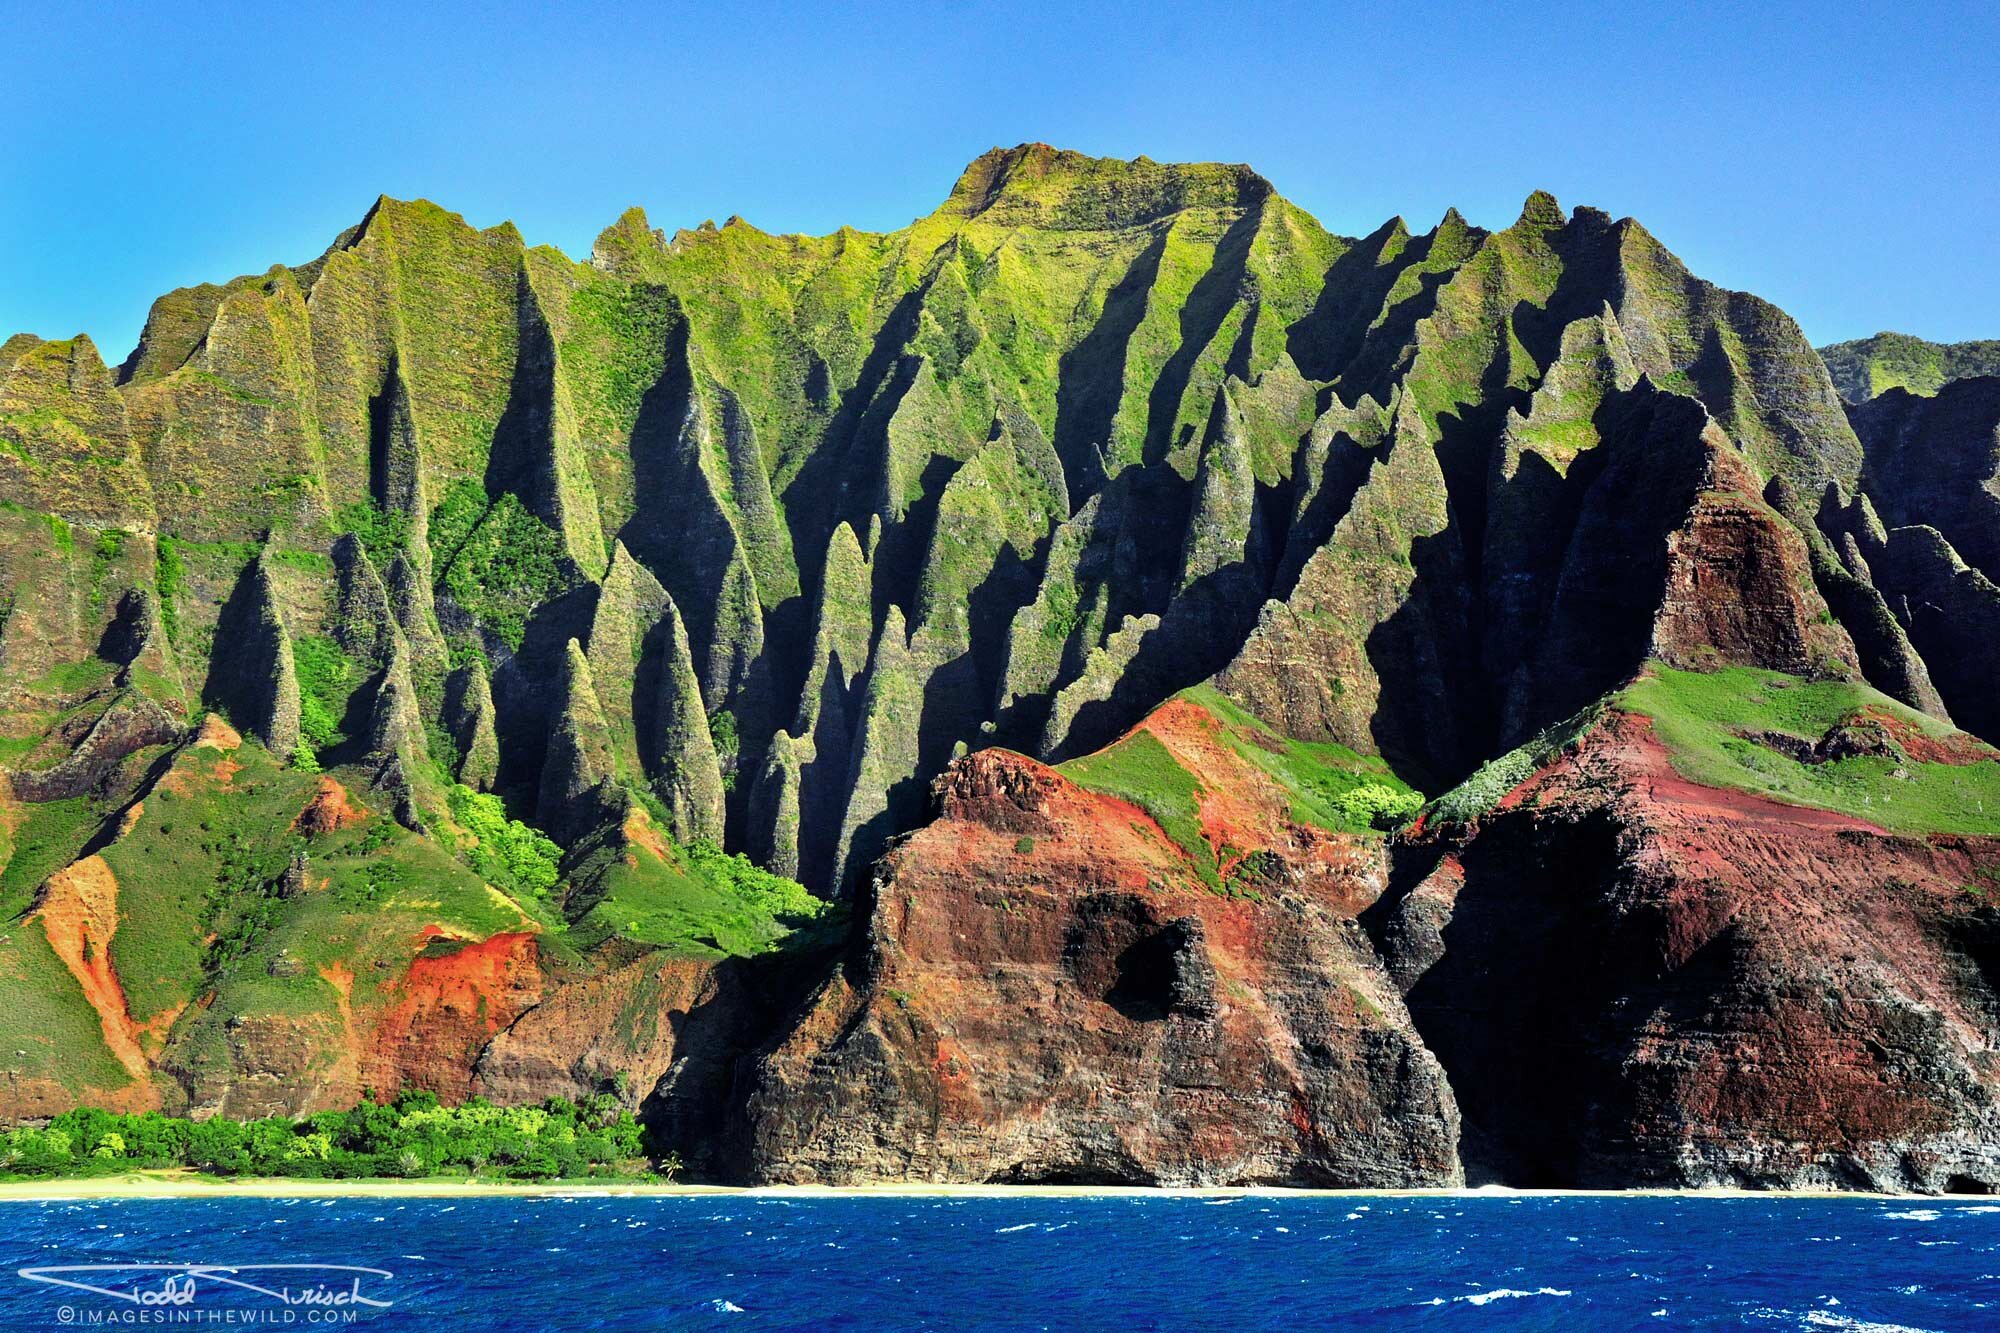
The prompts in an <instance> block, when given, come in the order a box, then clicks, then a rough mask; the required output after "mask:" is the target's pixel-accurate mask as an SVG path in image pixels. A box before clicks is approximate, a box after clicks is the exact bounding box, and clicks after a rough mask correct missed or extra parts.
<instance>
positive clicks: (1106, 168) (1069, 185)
mask: <svg viewBox="0 0 2000 1333" xmlns="http://www.w3.org/2000/svg"><path fill="white" fill-rule="evenodd" d="M1273 193H1274V191H1273V190H1272V188H1271V183H1270V182H1269V181H1267V180H1265V179H1264V178H1263V177H1262V176H1260V175H1258V174H1257V173H1256V172H1255V171H1252V170H1251V169H1250V168H1249V167H1247V166H1243V165H1240V164H1225V163H1220V162H1196V163H1161V162H1155V161H1153V160H1152V159H1151V158H1147V157H1135V158H1133V159H1131V160H1130V161H1125V160H1122V159H1120V158H1115V157H1091V156H1089V155H1088V154H1086V153H1079V152H1074V151H1072V150H1069V149H1063V148H1055V147H1052V146H1050V145H1049V144H1045V143H1024V144H1017V145H1016V146H1014V147H1013V148H992V149H988V150H987V151H986V152H984V153H982V154H980V155H979V156H978V157H976V158H974V159H973V160H972V162H971V163H970V164H969V165H967V167H966V168H965V170H964V171H963V172H962V173H960V175H959V178H958V183H957V184H956V185H954V186H953V187H952V191H951V196H950V197H949V198H948V199H947V200H946V201H945V203H944V206H943V207H942V208H941V209H939V210H938V211H939V212H940V213H941V214H945V215H949V216H957V217H962V218H974V217H978V218H983V219H985V220H987V221H991V222H996V223H1000V224H1002V225H1007V226H1041V227H1052V228H1058V229H1064V230H1077V231H1091V230H1109V229H1113V228H1118V227H1134V226H1143V225H1145V224H1146V223H1149V222H1152V221H1155V220H1157V219H1159V218H1162V217H1165V216H1167V215H1169V214H1172V213H1178V212H1180V211H1181V210H1183V209H1188V208H1251V207H1255V206H1256V205H1258V204H1260V203H1262V202H1263V201H1264V200H1265V199H1266V198H1268V197H1270V196H1271V195H1272V194H1273Z"/></svg>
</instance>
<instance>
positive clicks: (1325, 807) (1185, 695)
mask: <svg viewBox="0 0 2000 1333" xmlns="http://www.w3.org/2000/svg"><path fill="white" fill-rule="evenodd" d="M1178 697H1180V698H1182V699H1185V700H1188V701H1190V702H1192V703H1195V704H1198V705H1200V706H1201V707H1202V708H1203V709H1205V710H1206V711H1207V712H1208V713H1209V714H1210V715H1211V716H1212V717H1213V718H1214V719H1215V721H1216V725H1217V734H1218V736H1219V737H1220V738H1221V739H1222V741H1223V743H1224V744H1225V745H1226V746H1227V747H1228V748H1229V750H1230V751H1231V752H1232V753H1233V754H1235V755H1236V756H1237V757H1238V758H1240V759H1242V760H1244V761H1245V762H1246V763H1248V764H1249V765H1251V766H1252V767H1253V768H1254V769H1256V770H1258V771H1260V772H1262V773H1263V774H1265V775H1266V776H1267V777H1269V778H1270V779H1271V780H1272V782H1273V783H1274V784H1276V786H1277V787H1278V788H1279V789H1280V790H1281V791H1282V792H1283V793H1284V795H1285V797H1286V799H1287V800H1288V801H1289V802H1290V806H1291V816H1292V818H1293V819H1294V820H1295V821H1297V822H1298V823H1302V824H1311V825H1315V826H1317V827H1319V828H1323V829H1326V830H1328V831H1330V832H1335V833H1357V834H1365V833H1371V832H1374V830H1373V829H1372V828H1371V827H1370V825H1369V824H1368V822H1367V821H1366V820H1365V819H1361V818H1356V817H1354V816H1352V815H1350V814H1349V813H1347V812H1345V811H1344V810H1343V809H1342V807H1341V804H1340V800H1339V798H1340V797H1341V796H1342V795H1344V794H1346V793H1348V792H1352V791H1354V790H1356V789H1357V788H1360V787H1363V786H1367V785H1377V786H1382V787H1387V788H1389V789H1390V790H1392V791H1395V792H1398V793H1408V792H1410V791H1411V788H1410V787H1409V785H1408V784H1407V783H1405V782H1403V780H1402V779H1400V778H1398V777H1397V776H1396V775H1395V774H1394V773H1392V772H1391V771H1390V770H1389V767H1388V765H1387V764H1385V763H1383V761H1382V760H1380V759H1375V758H1367V757H1364V756H1361V755H1358V754H1356V753H1354V752H1353V751H1352V750H1349V749H1347V748H1346V747H1344V746H1340V745H1320V744H1308V743H1305V742H1302V741H1294V740H1290V739H1288V738H1286V737H1283V736H1280V735H1278V734H1277V733H1276V732H1273V731H1272V730H1271V729H1270V728H1268V727H1266V726H1265V725H1264V724H1263V723H1262V722H1260V721H1258V720H1257V719H1256V718H1255V717H1253V716H1251V715H1250V714H1249V713H1247V712H1245V711H1244V710H1243V709H1242V708H1240V707H1238V706H1237V705H1236V704H1234V703H1232V702H1231V701H1230V700H1228V699H1227V698H1225V697H1223V696H1222V695H1221V694H1219V693H1217V692H1216V691H1214V690H1212V689H1210V688H1208V687H1207V686H1199V685H1198V686H1195V687H1193V688H1192V689H1188V690H1184V691H1182V692H1181V694H1180V695H1179V696H1178ZM1057 771H1058V772H1060V773H1062V774H1063V775H1064V776H1065V777H1067V778H1069V779H1070V780H1071V781H1072V782H1074V783H1076V784H1077V785H1078V786H1080V787H1083V788H1084V789H1086V790H1088V791H1096V792H1102V793H1104V794H1105V795H1107V796H1116V797H1119V798H1121V799H1123V800H1127V801H1130V802H1132V804H1134V805H1136V806H1138V807H1139V808H1140V809H1142V810H1144V811H1145V812H1146V813H1147V814H1149V815H1151V816H1152V817H1153V818H1154V819H1155V820H1156V821H1157V822H1158V823H1159V825H1160V828H1161V830H1162V831H1164V832H1165V833H1166V835H1167V837H1168V838H1170V839H1172V841H1173V842H1174V844H1175V845H1176V846H1178V847H1180V848H1181V850H1182V851H1185V852H1186V853H1187V854H1188V855H1189V856H1190V857H1192V858H1193V859H1194V862H1195V866H1196V869H1197V871H1198V873H1200V875H1201V877H1202V879H1203V880H1204V881H1205V882H1207V883H1208V884H1209V885H1210V887H1217V886H1218V885H1219V883H1220V880H1219V878H1218V876H1217V870H1216V864H1215V856H1214V852H1213V849H1212V848H1211V847H1210V846H1209V844H1208V841H1207V839H1206V838H1204V837H1203V836H1202V822H1201V798H1202V795H1203V792H1204V784H1203V781H1202V778H1201V777H1200V776H1198V775H1197V774H1195V773H1193V772H1191V771H1190V770H1189V769H1188V768H1187V767H1186V766H1184V765H1183V764H1182V763H1181V762H1180V760H1179V759H1177V758H1176V757H1175V756H1174V753H1173V752H1172V751H1171V750H1169V749H1168V748H1167V746H1166V745H1165V744H1164V743H1162V742H1161V741H1160V739H1159V738H1158V737H1157V736H1155V735H1154V734H1153V733H1152V732H1151V731H1149V730H1147V729H1146V728H1145V727H1144V726H1143V725H1142V726H1141V727H1139V728H1137V729H1135V730H1134V731H1132V732H1129V733H1127V734H1126V735H1125V736H1123V737H1121V738H1119V739H1118V740H1117V741H1114V742H1113V743H1112V744H1110V745H1107V746H1105V747H1104V748H1103V749H1101V750H1098V751H1095V752H1094V753H1091V754H1087V755H1082V756H1080V757H1078V758H1076V759H1072V760H1070V761H1068V762H1067V763H1064V764H1060V765H1058V766H1057ZM1246 850H1255V849H1246Z"/></svg>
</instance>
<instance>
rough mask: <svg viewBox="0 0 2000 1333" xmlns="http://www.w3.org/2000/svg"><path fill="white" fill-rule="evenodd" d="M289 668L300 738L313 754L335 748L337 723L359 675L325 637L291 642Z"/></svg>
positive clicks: (343, 712) (304, 637)
mask: <svg viewBox="0 0 2000 1333" xmlns="http://www.w3.org/2000/svg"><path fill="white" fill-rule="evenodd" d="M292 664H293V669H294V671H295V672H296V673H297V675H298V681H299V735H300V736H301V737H303V738H304V740H305V742H306V743H307V744H308V745H310V746H311V747H312V748H313V749H315V750H323V749H325V748H326V747H328V746H329V745H338V744H339V743H340V742H341V741H343V740H345V739H346V737H345V736H343V735H342V734H341V731H340V720H341V717H342V716H343V715H344V714H345V713H346V712H347V699H348V696H349V695H350V694H352V693H353V690H354V686H355V684H356V683H357V679H356V678H357V675H358V673H357V672H356V671H355V668H354V663H353V662H351V661H349V660H348V657H347V654H346V653H344V652H342V651H341V650H340V645H339V644H337V643H335V642H334V641H333V640H332V639H330V638H328V637H327V636H326V635H324V634H308V635H304V636H301V637H300V638H297V639H294V640H293V641H292Z"/></svg>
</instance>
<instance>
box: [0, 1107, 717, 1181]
mask: <svg viewBox="0 0 2000 1333" xmlns="http://www.w3.org/2000/svg"><path fill="white" fill-rule="evenodd" d="M643 1154H644V1148H643V1145H642V1143H641V1136H640V1130H639V1126H638V1124H637V1123H636V1122H635V1121H634V1120H633V1118H632V1113H631V1112H630V1111H628V1110H626V1109H625V1108H624V1107H622V1106H620V1105H619V1104H618V1101H617V1099H616V1098H615V1097H614V1096H612V1095H611V1094H609V1093H595V1094H592V1095H591V1096H588V1097H586V1098H584V1099H583V1101H582V1102H580V1103H579V1102H575V1101H571V1100H570V1099H568V1098H566V1097H551V1098H549V1099H548V1100H547V1101H545V1102H543V1103H541V1104H540V1105H539V1106H511V1107H498V1106H494V1105H492V1104H490V1103H489V1102H487V1101H485V1100H483V1099H482V1098H478V1097H474V1098H472V1099H471V1100H470V1101H468V1102H466V1103H465V1104H464V1105H462V1106H441V1105H439V1104H438V1099H437V1097H436V1095H435V1094H433V1093H429V1092H404V1093H402V1094H400V1095H399V1096H397V1098H396V1099H395V1100H394V1101H393V1102H388V1103H380V1102H376V1101H373V1100H372V1099H370V1098H368V1097H367V1095H366V1094H363V1099H362V1101H361V1104H360V1105H358V1106H356V1107H355V1108H354V1109H353V1110H351V1111H321V1112H319V1113H318V1114H316V1115H310V1116H306V1117H305V1118H303V1119H300V1120H291V1119H287V1118H284V1117H279V1116H272V1117H268V1118H266V1119H263V1120H231V1119H229V1118H228V1117H226V1116H213V1117H210V1118H208V1119H206V1120H186V1119H182V1118H181V1117H178V1116H168V1115H162V1114H160V1113H159V1112H157V1111H148V1112H145V1113H143V1114H139V1115H121V1114H119V1113H117V1112H113V1111H102V1110H98V1109H97V1108H95V1107H89V1106H85V1107H79V1108H77V1109H75V1110H72V1111H65V1112H64V1113H63V1114H61V1115H59V1116H57V1117H55V1119H53V1120H51V1121H50V1122H49V1124H48V1125H47V1127H45V1128H39V1129H37V1128H22V1129H13V1130H6V1131H0V1173H5V1174H7V1175H11V1176H16V1177H21V1176H26V1177H36V1178H47V1177H68V1176H90V1175H110V1174H116V1173H122V1172H127V1171H132V1170H137V1169H145V1168H154V1169H157V1168H162V1167H191V1168H193V1169H194V1170H197V1171H201V1172H204V1173H207V1174H210V1175H217V1176H285V1177H293V1178H305V1179H340V1180H353V1179H360V1178H367V1177H381V1176H404V1177H411V1176H438V1175H451V1176H458V1175H464V1176H477V1175H479V1174H481V1173H486V1174H488V1175H491V1176H494V1177H497V1178H501V1179H507V1180H555V1179H583V1178H590V1177H606V1176H608V1177H615V1178H620V1179H625V1178H630V1177H633V1176H640V1175H648V1174H655V1173H657V1174H658V1175H660V1176H663V1177H665V1178H668V1179H671V1178H672V1177H673V1175H674V1174H675V1173H676V1172H677V1171H678V1170H679V1167H680V1163H679V1161H678V1160H677V1159H675V1158H673V1157H672V1156H671V1155H669V1156H668V1157H666V1158H664V1159H662V1160H660V1161H658V1162H656V1163H651V1164H649V1163H647V1162H646V1161H645V1160H644V1156H643Z"/></svg>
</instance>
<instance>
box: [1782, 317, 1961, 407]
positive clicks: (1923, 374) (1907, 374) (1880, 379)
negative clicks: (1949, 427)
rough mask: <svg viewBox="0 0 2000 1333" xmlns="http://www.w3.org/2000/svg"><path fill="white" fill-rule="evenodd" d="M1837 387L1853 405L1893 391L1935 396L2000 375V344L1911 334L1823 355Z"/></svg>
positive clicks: (1835, 347) (1841, 346) (1888, 335)
mask: <svg viewBox="0 0 2000 1333" xmlns="http://www.w3.org/2000/svg"><path fill="white" fill-rule="evenodd" d="M1819 354H1820V359H1821V360H1823V361H1825V362H1826V368H1827V371H1828V372H1829V373H1830V374H1831V375H1832V376H1833V386H1834V387H1835V388H1836V389H1839V390H1840V393H1841V396H1842V397H1843V398H1845V399H1847V401H1848V402H1850V403H1861V402H1866V401H1867V400H1868V399H1870V398H1873V397H1875V396H1876V395H1877V394H1882V393H1886V392H1888V391H1889V390H1890V389H1908V390H1909V391H1910V392H1911V393H1916V394H1925V395H1929V394H1934V393H1936V392H1937V391H1938V390H1939V389H1941V388H1943V387H1944V386H1945V385H1946V384H1948V383H1950V382H1951V381H1952V380H1956V379H1965V378H1967V377H1968V376H1972V375H1993V374H2000V341H1987V342H1963V343H1934V342H1927V341H1925V340H1924V339H1922V338H1913V337H1911V336H1910V335H1909V334H1907V333H1878V334H1876V335H1875V336H1874V337H1872V338H1862V339H1860V340H1858V341H1856V342H1844V343H1835V344H1834V345H1833V346H1831V347H1822V348H1820V349H1819Z"/></svg>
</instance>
